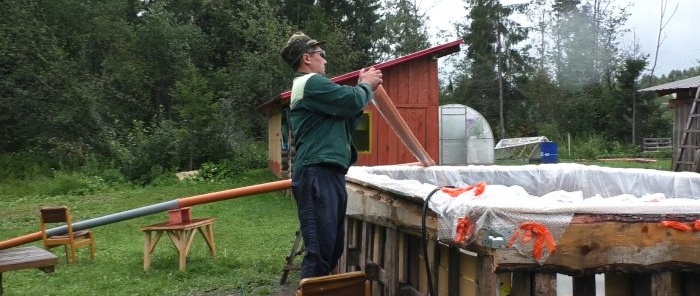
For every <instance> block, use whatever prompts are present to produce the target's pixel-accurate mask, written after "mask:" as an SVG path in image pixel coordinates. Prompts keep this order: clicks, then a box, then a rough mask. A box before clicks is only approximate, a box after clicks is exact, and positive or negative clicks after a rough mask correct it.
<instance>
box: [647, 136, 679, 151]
mask: <svg viewBox="0 0 700 296" xmlns="http://www.w3.org/2000/svg"><path fill="white" fill-rule="evenodd" d="M672 148H673V143H672V142H671V138H644V143H643V145H642V149H643V150H644V152H657V151H660V150H661V149H672Z"/></svg>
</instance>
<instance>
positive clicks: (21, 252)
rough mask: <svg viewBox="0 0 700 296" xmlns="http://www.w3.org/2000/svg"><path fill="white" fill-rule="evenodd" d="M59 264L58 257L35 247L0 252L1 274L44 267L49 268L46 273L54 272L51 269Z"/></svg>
mask: <svg viewBox="0 0 700 296" xmlns="http://www.w3.org/2000/svg"><path fill="white" fill-rule="evenodd" d="M57 263H58V257H57V256H56V255H54V254H53V253H51V252H49V251H47V250H44V249H41V248H37V247H34V246H32V247H16V248H9V249H5V250H0V273H3V272H7V271H13V270H21V269H29V268H44V267H47V269H46V271H53V269H52V268H51V267H53V266H55V265H56V264H57Z"/></svg>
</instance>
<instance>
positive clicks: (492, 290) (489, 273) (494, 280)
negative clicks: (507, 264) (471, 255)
mask: <svg viewBox="0 0 700 296" xmlns="http://www.w3.org/2000/svg"><path fill="white" fill-rule="evenodd" d="M476 260H477V265H476V273H477V274H476V279H477V287H476V295H483V296H493V295H497V294H496V293H498V276H496V273H494V272H493V255H482V254H479V255H477V259H476Z"/></svg>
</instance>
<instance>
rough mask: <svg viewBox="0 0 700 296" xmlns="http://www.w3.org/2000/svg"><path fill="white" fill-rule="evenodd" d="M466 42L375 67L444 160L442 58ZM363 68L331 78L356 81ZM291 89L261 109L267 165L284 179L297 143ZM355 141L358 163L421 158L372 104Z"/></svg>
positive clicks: (407, 117)
mask: <svg viewBox="0 0 700 296" xmlns="http://www.w3.org/2000/svg"><path fill="white" fill-rule="evenodd" d="M462 43H463V41H462V40H457V41H453V42H450V43H446V44H443V45H439V46H435V47H432V48H428V49H425V50H421V51H418V52H415V53H412V54H409V55H406V56H403V57H400V58H396V59H393V60H390V61H387V62H384V63H380V64H377V65H375V68H379V69H381V70H382V73H383V76H384V77H383V78H384V83H383V86H384V89H385V90H386V92H387V94H388V95H389V97H391V100H392V102H393V103H394V105H395V106H396V108H397V109H398V110H399V113H400V114H401V116H402V117H403V119H404V120H405V121H406V123H407V124H408V126H409V128H410V129H411V131H412V132H413V134H414V135H415V136H416V138H417V139H418V141H419V142H420V143H421V145H423V147H424V148H425V150H426V151H427V152H428V154H429V155H430V157H431V158H432V159H433V160H435V162H436V163H439V138H438V137H439V129H438V127H439V126H438V125H439V121H438V120H439V118H438V105H439V85H438V59H439V58H441V57H443V56H446V55H449V54H452V53H455V52H458V51H459V50H460V45H461V44H462ZM358 75H359V70H357V71H354V72H350V73H345V74H343V75H340V76H336V77H334V78H332V79H331V80H332V81H334V82H336V83H339V84H346V85H355V84H356V83H357V78H358ZM290 95H291V91H286V92H283V93H281V94H279V95H278V96H276V97H275V98H273V99H272V100H270V101H268V102H266V103H264V104H262V105H261V106H259V107H258V110H259V111H261V112H264V113H266V114H267V116H268V148H269V149H268V165H269V167H270V170H272V172H273V173H274V174H275V175H277V176H278V177H280V178H287V177H288V168H289V157H288V156H289V152H290V151H289V149H290V148H291V147H292V145H291V142H290V140H291V141H293V139H290V134H291V133H290V131H289V128H288V125H287V120H286V119H287V114H288V113H287V112H288V109H289V98H290ZM353 142H354V143H355V146H356V147H357V149H358V151H359V154H360V155H359V159H358V162H357V163H356V164H355V165H363V166H374V165H388V164H400V163H409V162H416V161H417V160H416V158H415V157H414V156H413V155H412V154H411V152H410V151H409V150H408V149H407V148H406V146H405V145H404V143H402V142H401V140H400V139H399V138H398V137H397V136H396V135H395V134H394V131H393V130H392V129H391V128H390V127H389V125H388V124H387V123H386V122H385V121H384V118H383V117H382V115H381V114H379V111H378V110H377V109H376V108H375V107H374V105H372V104H370V105H369V106H368V107H367V108H366V109H365V117H364V119H363V122H362V123H361V124H360V126H359V127H358V129H357V131H356V132H355V135H354V138H353Z"/></svg>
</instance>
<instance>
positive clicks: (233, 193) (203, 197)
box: [177, 179, 292, 208]
mask: <svg viewBox="0 0 700 296" xmlns="http://www.w3.org/2000/svg"><path fill="white" fill-rule="evenodd" d="M290 188H292V180H291V179H286V180H281V181H274V182H268V183H263V184H257V185H251V186H246V187H240V188H234V189H229V190H224V191H218V192H212V193H205V194H200V195H195V196H190V197H184V198H181V199H179V200H178V201H177V204H178V206H179V207H180V208H184V207H191V206H194V205H201V204H205V203H210V202H215V201H221V200H225V199H232V198H236V197H241V196H247V195H254V194H261V193H267V192H273V191H281V190H287V189H290Z"/></svg>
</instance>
